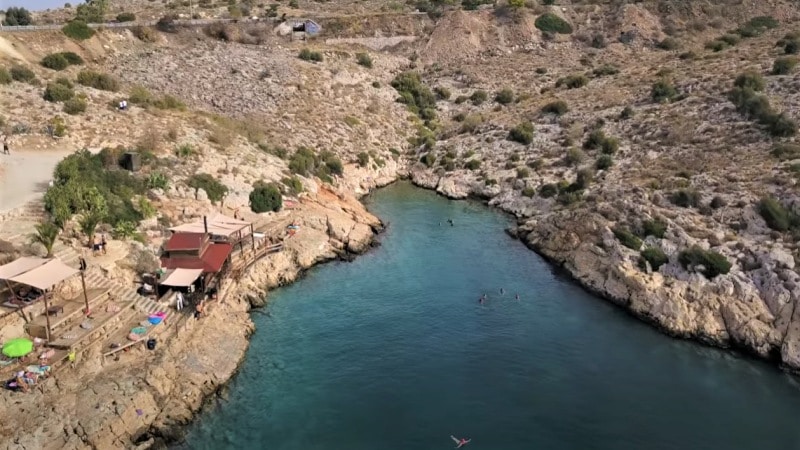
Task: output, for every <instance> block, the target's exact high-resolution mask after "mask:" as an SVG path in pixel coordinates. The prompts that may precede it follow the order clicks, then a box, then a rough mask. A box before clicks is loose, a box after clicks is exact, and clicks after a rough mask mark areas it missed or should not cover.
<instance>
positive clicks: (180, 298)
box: [175, 291, 183, 311]
mask: <svg viewBox="0 0 800 450" xmlns="http://www.w3.org/2000/svg"><path fill="white" fill-rule="evenodd" d="M175 309H177V310H178V311H180V310H182V309H183V292H181V291H178V295H176V296H175Z"/></svg>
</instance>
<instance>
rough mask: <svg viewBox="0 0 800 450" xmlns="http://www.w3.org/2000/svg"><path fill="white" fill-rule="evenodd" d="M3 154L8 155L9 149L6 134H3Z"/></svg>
mask: <svg viewBox="0 0 800 450" xmlns="http://www.w3.org/2000/svg"><path fill="white" fill-rule="evenodd" d="M3 154H4V155H10V154H11V151H10V150H9V149H8V136H3Z"/></svg>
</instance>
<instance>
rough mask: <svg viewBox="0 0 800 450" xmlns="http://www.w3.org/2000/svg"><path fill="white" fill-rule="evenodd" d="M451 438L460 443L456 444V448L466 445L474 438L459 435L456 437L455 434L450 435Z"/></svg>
mask: <svg viewBox="0 0 800 450" xmlns="http://www.w3.org/2000/svg"><path fill="white" fill-rule="evenodd" d="M450 439H452V440H453V442H455V443H456V444H458V445H457V446H456V448H461V447H463V446H465V445H467V444H469V441H471V440H472V439H459V438H457V437H455V436H453V435H450Z"/></svg>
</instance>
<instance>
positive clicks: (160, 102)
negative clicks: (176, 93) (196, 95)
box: [153, 95, 186, 110]
mask: <svg viewBox="0 0 800 450" xmlns="http://www.w3.org/2000/svg"><path fill="white" fill-rule="evenodd" d="M153 106H155V107H156V108H158V109H178V110H182V109H184V108H186V105H184V104H183V102H182V101H180V100H178V99H177V98H175V97H173V96H171V95H165V96H163V97H161V98H159V99H157V100H155V101H153Z"/></svg>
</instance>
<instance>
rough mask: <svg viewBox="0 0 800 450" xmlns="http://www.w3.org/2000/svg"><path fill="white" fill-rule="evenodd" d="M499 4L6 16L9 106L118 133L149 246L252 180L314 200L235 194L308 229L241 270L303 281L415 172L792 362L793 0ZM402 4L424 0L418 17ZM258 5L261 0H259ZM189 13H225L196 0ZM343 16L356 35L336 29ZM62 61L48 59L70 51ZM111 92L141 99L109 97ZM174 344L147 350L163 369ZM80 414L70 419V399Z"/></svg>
mask: <svg viewBox="0 0 800 450" xmlns="http://www.w3.org/2000/svg"><path fill="white" fill-rule="evenodd" d="M456 3H458V2H456ZM499 3H501V5H499V6H498V7H497V8H493V7H491V6H489V7H488V8H485V9H480V10H478V11H469V12H467V11H462V10H460V9H459V8H453V7H446V8H443V9H440V8H437V7H435V5H430V4H426V3H425V2H423V3H421V4H419V5H409V4H405V3H392V2H389V3H387V2H373V1H329V2H311V1H298V2H291V3H290V2H281V3H279V4H276V5H278V6H277V8H273V9H274V11H276V13H281V14H282V13H283V12H287V13H288V14H290V15H292V14H295V15H298V16H309V17H319V22H320V23H321V24H322V25H323V27H324V30H325V31H324V32H323V34H322V35H321V36H319V37H317V38H315V39H313V40H310V41H308V42H302V41H294V42H291V41H289V40H288V39H287V38H285V37H279V36H276V35H274V34H273V32H272V26H271V25H269V24H266V23H262V24H247V25H215V26H210V27H207V28H204V29H203V28H192V29H171V30H169V32H162V31H156V30H153V29H133V30H118V31H112V30H104V31H101V32H99V33H98V34H97V35H95V36H94V37H92V38H91V39H88V40H83V41H75V40H71V39H67V38H65V36H64V35H63V34H62V33H58V32H51V33H36V34H13V35H10V34H6V35H2V36H1V38H2V40H0V54H2V55H3V56H2V58H3V60H2V62H0V65H2V66H5V67H7V68H9V69H11V68H12V66H14V65H19V66H22V67H27V68H28V69H31V70H32V71H33V75H34V77H35V79H29V80H28V81H24V80H25V79H26V78H29V77H28V76H27V75H25V74H24V73H22V72H21V71H19V70H18V69H17V70H16V71H15V74H16V75H15V76H16V77H17V78H18V79H21V80H23V81H12V82H10V83H8V84H0V111H1V112H0V117H2V119H3V120H4V126H5V127H6V128H7V129H9V130H10V131H14V132H16V134H15V135H14V139H16V140H17V142H18V143H19V144H18V146H20V147H22V148H23V149H24V148H25V147H26V146H27V147H28V148H30V149H34V148H36V146H37V144H36V143H37V142H41V136H37V134H41V130H42V129H43V128H44V127H45V126H46V125H47V124H48V123H49V124H51V125H52V126H54V127H55V128H56V129H57V130H60V131H59V134H63V137H60V138H59V141H58V142H59V145H60V146H68V147H71V148H75V149H77V148H82V147H87V148H89V149H91V150H94V151H99V150H100V149H102V148H108V150H105V151H104V152H103V153H102V155H104V156H103V158H104V159H103V161H104V164H106V165H108V166H109V167H112V166H115V165H116V159H115V158H116V155H117V154H118V153H119V150H113V149H117V148H121V149H129V148H133V149H137V150H138V151H139V152H140V153H141V154H143V155H144V156H145V167H144V169H143V175H142V176H143V177H144V178H145V179H146V180H147V183H146V186H145V187H144V188H142V189H141V191H140V192H138V191H137V195H138V197H137V198H144V199H146V200H137V201H136V203H135V205H131V207H132V208H133V209H134V210H135V211H134V212H131V211H129V210H127V209H126V208H122V209H119V210H114V211H115V212H114V215H113V217H109V218H108V219H109V220H108V222H110V226H111V227H112V228H113V229H114V230H115V231H120V230H121V231H126V228H125V227H128V225H127V224H125V223H124V222H131V221H133V222H137V221H140V220H141V219H143V218H144V216H152V214H153V213H152V211H158V213H157V216H154V217H150V218H149V219H147V220H141V222H140V224H139V226H138V228H135V229H134V230H128V231H130V232H125V233H118V234H119V235H120V237H127V238H132V239H139V240H141V241H143V242H144V243H145V244H144V246H145V247H149V248H150V250H151V251H156V250H157V248H158V245H159V244H160V243H161V239H162V238H163V236H164V235H165V233H164V229H165V227H167V226H168V225H169V224H171V223H175V222H176V221H178V220H180V218H181V216H182V215H184V214H187V215H193V214H194V215H196V214H202V213H203V212H208V211H212V210H217V209H219V208H220V204H224V205H225V206H224V208H231V207H239V208H241V210H247V209H248V207H247V205H248V201H249V196H250V193H251V192H252V191H253V189H254V185H256V184H257V183H258V182H261V181H263V182H265V183H272V184H273V186H275V187H276V188H278V189H280V190H281V191H282V192H283V194H284V197H285V198H296V199H300V203H299V204H300V209H299V210H295V211H291V212H290V211H281V212H279V213H265V214H261V215H255V214H252V213H250V212H248V213H247V214H248V217H251V218H254V219H256V220H258V221H260V222H263V223H265V224H267V225H266V226H267V227H268V229H270V230H272V231H274V232H276V233H278V232H279V231H280V230H281V228H282V227H284V226H285V225H286V224H288V223H289V222H291V221H292V220H298V218H299V219H300V220H301V221H302V222H303V225H304V227H306V229H307V230H308V231H307V234H306V235H305V237H304V238H303V239H300V240H298V241H296V243H295V244H294V247H293V248H290V249H289V252H288V253H287V254H285V255H283V256H281V258H282V259H279V260H276V261H272V260H271V261H267V262H265V263H264V265H263V267H261V268H260V269H262V271H263V269H265V268H269V269H270V270H269V272H265V273H269V274H270V275H269V276H268V277H267V278H263V277H255V278H253V279H251V280H249V281H248V282H246V283H245V285H246V286H247V289H246V291H248V293H250V294H253V293H255V292H258V293H261V292H262V291H261V290H260V289H262V288H263V287H264V286H265V285H275V284H279V283H281V282H285V281H288V280H291V279H293V277H294V276H295V275H296V273H297V268H298V267H308V266H309V265H311V264H313V263H315V262H317V261H320V260H324V259H327V258H331V257H335V256H336V255H337V254H341V253H342V251H343V250H345V249H347V250H351V251H358V250H363V249H364V247H365V246H366V243H367V241H368V240H369V235H370V227H371V226H376V225H377V224H376V222H375V219H374V218H373V217H371V216H369V215H368V214H366V213H365V212H364V211H363V208H361V207H359V206H358V204H357V203H355V201H354V196H358V195H361V194H363V193H365V192H367V191H368V190H369V189H371V188H373V187H375V186H378V185H382V184H385V183H388V182H391V181H392V180H394V179H396V178H398V177H401V176H406V175H407V176H410V177H411V178H412V180H413V181H414V182H415V183H417V184H419V185H421V186H425V187H428V188H431V189H436V190H437V191H439V192H440V193H442V194H444V195H447V196H450V197H453V198H465V197H469V196H474V197H479V198H482V199H485V200H487V201H488V202H489V203H490V204H491V205H494V206H497V207H499V208H502V209H503V210H506V211H509V212H511V213H513V214H515V215H516V216H517V218H518V222H519V223H518V227H517V229H516V230H515V232H516V234H517V235H518V236H519V237H520V239H522V240H524V241H525V242H526V243H528V244H529V245H530V246H531V247H532V248H534V249H536V250H537V251H539V252H540V253H542V254H543V255H545V256H546V257H548V258H550V259H552V260H553V261H554V262H555V263H557V264H561V265H563V266H564V267H565V268H567V269H568V270H569V271H570V272H571V273H572V274H573V275H574V276H575V278H576V279H577V280H579V281H580V282H581V283H582V284H584V285H585V286H586V287H588V288H589V289H593V290H595V291H597V292H599V293H600V294H602V295H604V296H606V297H607V298H609V299H611V300H612V301H614V302H616V303H618V304H620V305H621V306H623V307H625V308H626V309H628V310H630V311H631V312H633V313H634V314H636V315H638V316H640V317H642V318H643V319H645V320H648V321H651V322H653V323H654V324H656V325H657V326H659V327H661V328H662V329H663V330H665V331H666V332H668V333H671V334H674V335H677V336H682V337H690V338H696V339H699V340H703V341H705V342H708V343H711V344H715V345H721V346H736V347H738V348H740V349H743V350H745V351H747V352H751V353H753V354H756V355H759V356H762V357H764V358H770V359H772V360H774V361H776V362H778V363H780V364H781V365H783V366H784V367H786V368H788V369H792V370H797V369H798V368H800V312H798V311H796V308H795V305H796V304H797V302H798V299H800V276H798V274H797V271H796V270H795V266H796V262H795V260H796V258H797V256H798V247H797V244H796V240H797V237H798V236H800V234H799V233H798V226H799V225H798V224H799V223H800V221H798V219H797V213H796V212H795V208H796V203H797V202H796V198H797V189H796V183H797V173H798V172H799V171H800V169H798V164H797V162H796V159H798V158H800V146H797V145H796V144H794V139H795V137H794V132H795V129H796V125H794V121H795V120H798V119H800V117H797V116H796V114H797V111H798V102H799V101H800V97H799V95H800V94H798V75H797V71H796V70H795V68H794V67H793V65H794V63H795V60H794V59H793V58H795V56H793V53H792V52H796V51H797V47H800V34H798V33H800V22H798V18H799V17H798V15H797V11H796V8H794V7H793V6H792V5H791V4H790V3H789V2H778V1H771V2H760V3H758V4H745V3H740V2H736V1H726V2H717V3H718V4H717V5H699V4H697V3H696V2H682V1H660V2H649V1H644V2H623V1H617V2H611V3H610V4H609V3H607V2H603V4H600V2H590V1H584V2H568V1H558V2H557V3H558V5H556V6H548V5H543V4H539V3H538V2H527V3H528V4H527V6H525V7H522V8H519V9H515V8H510V7H505V6H503V5H502V3H503V2H499ZM119 5H121V3H112V10H111V12H110V13H109V14H110V15H111V16H113V15H116V14H117V13H119V12H120V11H121V9H120V8H121V7H120V6H119ZM125 5H126V6H125V8H126V10H128V11H132V12H135V13H136V14H137V17H144V18H147V17H153V18H158V17H162V16H163V15H164V14H167V13H180V14H186V13H189V12H190V11H188V7H185V6H183V5H182V4H180V3H171V2H161V3H159V2H158V1H155V2H149V1H137V2H130V3H126V4H125ZM170 5H174V6H170ZM212 5H213V6H212ZM413 6H419V7H421V8H423V9H431V13H430V14H429V15H424V14H423V15H412V14H406V13H408V12H410V11H411V10H412V7H413ZM270 10H271V8H270V4H265V5H263V6H258V5H256V6H255V12H254V13H253V14H257V15H259V16H261V15H265V14H267V13H268V12H269V11H270ZM198 11H199V14H202V15H203V16H215V15H230V14H232V13H234V10H233V9H229V8H228V7H227V5H219V4H210V3H208V2H206V3H204V4H203V7H199V8H198V9H197V10H196V12H198ZM247 12H250V11H247ZM68 14H69V12H64V11H63V10H61V11H53V12H48V13H44V14H43V15H41V16H39V19H40V20H42V21H47V20H59V19H58V18H59V17H62V16H66V15H68ZM237 14H238V13H237ZM334 16H336V17H334ZM767 16H769V17H767ZM559 18H560V19H559ZM562 21H563V22H562ZM401 36H402V37H404V39H403V42H401V43H398V42H399V40H392V39H390V38H392V37H401ZM336 38H348V39H350V43H348V44H334V43H333V42H336V41H327V40H328V39H336ZM406 38H407V39H406ZM359 39H361V41H359ZM779 41H781V42H780V45H778V42H779ZM326 42H330V43H327V44H326ZM338 42H341V41H338ZM353 42H363V43H364V44H365V45H369V47H362V46H359V45H358V44H354V43H353ZM377 49H380V50H377ZM54 52H74V54H75V55H77V56H79V57H80V59H81V60H82V61H83V62H82V63H75V58H73V57H71V55H64V57H65V59H67V60H68V61H67V62H68V63H71V62H72V63H73V64H67V66H66V67H65V68H63V70H52V69H49V68H45V67H42V65H41V64H40V63H39V62H40V61H41V60H42V59H43V58H45V57H46V56H47V55H48V54H51V53H54ZM57 59H58V58H56V57H51V61H50V63H49V65H51V66H52V65H56V66H59V67H60V65H63V63H62V62H60V61H55V62H54V61H52V60H57ZM776 61H778V62H777V63H776ZM87 70H89V71H94V72H96V73H98V74H107V75H108V77H103V76H100V75H94V74H91V73H87V72H86V71H87ZM81 72H83V75H81ZM9 75H11V74H9ZM59 78H66V80H59ZM0 80H2V74H0ZM79 81H80V82H79ZM81 82H82V83H81ZM56 85H58V86H56ZM69 85H72V87H68V86H69ZM59 86H60V87H59ZM46 91H47V92H49V94H47V97H48V99H47V100H46V99H45V98H44V97H45V93H46ZM73 98H74V99H78V100H73ZM121 99H128V101H129V103H130V104H131V105H132V108H131V110H130V111H127V112H124V113H123V112H118V111H116V110H115V107H114V105H115V104H116V103H117V102H118V101H119V100H121ZM67 103H71V104H70V105H69V106H68V105H67ZM76 103H85V111H84V112H80V111H78V110H77V109H81V107H80V105H76ZM76 108H77V109H76ZM56 117H58V119H55V118H56ZM198 174H205V175H202V176H200V177H198ZM114 195H119V193H114ZM212 200H213V204H212ZM143 205H149V206H148V208H149V209H148V208H145V207H144V206H143ZM134 206H135V207H134ZM143 210H146V211H143ZM224 210H225V211H229V212H230V209H224ZM84 213H85V211H84ZM145 213H147V214H145ZM126 214H127V215H126ZM67 229H68V230H69V232H68V233H67V234H66V236H67V240H68V242H70V243H72V244H75V243H77V242H79V240H80V239H82V234H81V233H80V231H79V230H78V229H79V227H78V226H77V224H76V223H75V222H68V224H67ZM131 245H133V246H135V247H141V245H140V244H131ZM17 250H20V249H17ZM110 273H113V271H111V272H110ZM245 294H246V293H245ZM242 299H244V297H242ZM234 305H238V306H235V307H233V309H232V310H231V311H230V314H232V315H233V317H236V318H237V319H236V320H241V321H242V323H243V324H247V323H248V321H247V319H246V318H244V317H243V315H244V311H246V303H244V302H242V303H234ZM242 305H244V306H242ZM236 308H238V309H236ZM217 331H218V332H219V333H223V332H224V331H223V330H217ZM242 342H244V341H243V338H242ZM187 351H194V350H191V349H190V350H187ZM198 352H199V350H198ZM171 358H172V357H171V356H164V357H163V358H161V359H159V361H160V364H162V365H163V366H164V367H172V369H165V370H166V371H167V372H168V373H170V374H172V373H173V372H172V370H176V369H175V367H177V366H176V365H175V364H174V361H173V359H171ZM183 363H184V364H185V363H186V361H185V360H184V361H183ZM209 367H210V366H209ZM101 369H103V368H102V367H94V368H92V369H91V370H90V371H89V372H90V373H91V374H92V376H96V377H98V380H104V379H105V378H104V377H105V376H106V375H104V374H105V373H110V372H108V370H111V371H114V370H117V369H113V368H111V369H109V368H105V370H106V372H103V371H102V370H101ZM231 370H232V369H231ZM201 372H202V370H201ZM114 373H117V372H114ZM203 373H204V374H205V375H208V374H209V373H210V372H203ZM212 378H214V380H215V382H214V383H212V384H211V386H212V387H211V388H208V387H206V386H205V384H204V383H203V381H202V380H203V379H204V378H203V376H200V377H199V378H198V381H197V383H198V385H202V386H204V387H203V388H202V389H201V388H198V389H197V390H196V391H197V392H201V393H207V392H209V391H210V390H212V389H213V386H216V384H215V383H222V382H224V381H225V379H227V376H226V375H224V374H223V375H219V374H214V375H213V377H212ZM164 379H167V380H172V379H173V378H172V376H171V375H165V376H164ZM138 382H140V381H138ZM98 383H100V385H102V386H106V385H104V384H102V381H100V382H98ZM130 383H132V384H130V386H134V385H136V384H135V383H134V382H133V381H131V382H130ZM167 384H168V385H169V386H166V385H158V383H156V385H149V387H143V388H142V389H144V392H145V393H146V394H147V395H150V397H147V399H148V400H146V401H148V402H152V403H153V404H160V403H163V402H162V401H161V400H163V399H170V398H173V397H174V396H175V395H178V394H177V392H178V391H179V390H176V389H177V388H176V387H175V385H174V383H173V382H172V381H170V382H169V383H167ZM64 386H69V384H68V383H67V382H64ZM109 386H110V385H109ZM126 386H127V385H126ZM53 389H57V388H55V387H54V388H53ZM109 389H110V388H109ZM125 389H127V387H126V388H125ZM122 391H124V389H122ZM104 392H105V391H103V389H100V388H99V389H98V390H97V393H98V395H100V394H102V395H106V394H105V393H104ZM115 392H117V391H115ZM126 392H127V391H126ZM193 392H194V391H193ZM195 394H196V395H195ZM195 394H192V397H191V399H190V400H187V401H185V402H179V403H180V407H178V408H177V409H173V411H175V410H179V411H180V414H177V415H176V416H171V415H170V414H171V413H170V412H165V410H163V409H162V410H161V412H160V414H161V415H158V417H157V419H156V418H155V417H152V418H149V419H148V421H147V422H146V424H144V425H137V424H136V423H133V422H132V421H130V420H128V419H129V418H126V419H125V420H124V421H123V422H125V423H124V425H119V424H117V425H109V424H110V423H111V422H109V421H105V422H104V421H101V422H93V423H92V424H93V425H92V426H93V427H95V428H93V429H95V431H96V432H97V433H99V434H100V435H102V436H103V438H102V439H109V440H108V441H101V440H97V441H92V438H91V437H87V433H81V432H80V430H78V428H77V427H74V426H73V428H74V429H72V431H69V432H68V433H67V435H68V436H67V438H66V439H67V440H68V441H69V439H73V440H72V441H69V442H72V443H73V444H75V442H78V441H80V442H83V441H84V440H86V441H87V442H95V445H98V444H97V442H115V443H117V444H119V443H124V442H126V439H128V440H130V439H138V438H141V440H142V441H143V442H144V441H146V442H153V441H148V439H149V438H151V437H158V436H161V437H164V438H167V439H169V438H170V437H172V435H171V434H170V433H171V431H170V430H174V428H173V425H175V424H179V423H183V422H185V421H186V420H188V419H189V418H190V417H191V412H192V410H194V409H195V408H196V407H197V405H199V398H200V394H197V393H196V392H195ZM111 395H113V394H111ZM143 395H144V394H143ZM139 399H140V400H141V399H142V398H139ZM141 401H144V400H141ZM125 404H126V405H128V409H127V410H126V411H129V410H130V405H131V404H132V403H130V402H128V403H125ZM172 406H175V405H172ZM69 414H73V416H72V417H74V420H73V421H75V422H76V423H80V422H81V420H82V419H81V417H82V416H81V413H80V412H76V411H72V412H69ZM119 416H120V417H126V416H125V415H124V414H123V413H119ZM175 417H179V418H177V419H176V418H175ZM39 419H43V418H42V417H39V418H36V420H35V421H41V420H39ZM129 422H130V423H129ZM73 425H74V424H73ZM114 427H117V428H114ZM120 427H121V428H120ZM111 429H115V431H113V432H112V431H109V430H111ZM121 429H124V431H122V432H120V431H119V430H121ZM99 430H105V431H103V432H101V431H99ZM39 435H47V432H44V431H42V430H39ZM109 436H111V437H109ZM98 439H100V438H98Z"/></svg>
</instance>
